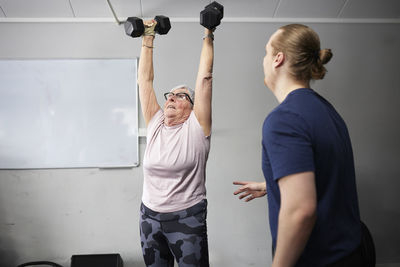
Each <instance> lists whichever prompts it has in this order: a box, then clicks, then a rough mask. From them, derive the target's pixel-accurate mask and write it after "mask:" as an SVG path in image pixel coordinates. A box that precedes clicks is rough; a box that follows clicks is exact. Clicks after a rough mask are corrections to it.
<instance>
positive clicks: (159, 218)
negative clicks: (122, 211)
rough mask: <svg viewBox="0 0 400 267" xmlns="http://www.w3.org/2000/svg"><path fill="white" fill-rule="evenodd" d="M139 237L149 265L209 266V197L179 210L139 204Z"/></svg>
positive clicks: (154, 266) (171, 266)
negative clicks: (158, 208) (159, 209)
mask: <svg viewBox="0 0 400 267" xmlns="http://www.w3.org/2000/svg"><path fill="white" fill-rule="evenodd" d="M140 213H141V216H140V238H141V245H142V252H143V258H144V262H145V264H146V266H147V267H173V266H174V259H176V261H177V263H178V265H179V267H189V266H191V267H193V266H199V267H208V266H209V261H208V242H207V224H206V217H207V200H205V199H204V200H202V201H200V202H199V203H198V204H196V205H194V206H192V207H190V208H187V209H184V210H181V211H176V212H169V213H160V212H155V211H152V210H151V209H149V208H147V207H146V206H145V205H143V203H142V205H141V207H140Z"/></svg>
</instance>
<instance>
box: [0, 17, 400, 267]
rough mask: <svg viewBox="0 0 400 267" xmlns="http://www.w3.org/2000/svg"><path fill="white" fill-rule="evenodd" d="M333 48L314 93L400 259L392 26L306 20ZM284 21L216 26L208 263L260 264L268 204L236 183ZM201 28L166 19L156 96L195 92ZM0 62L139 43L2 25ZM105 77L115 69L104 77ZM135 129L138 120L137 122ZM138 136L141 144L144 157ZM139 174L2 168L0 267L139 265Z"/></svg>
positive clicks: (257, 127) (378, 237) (250, 148)
mask: <svg viewBox="0 0 400 267" xmlns="http://www.w3.org/2000/svg"><path fill="white" fill-rule="evenodd" d="M309 25H310V26H312V27H313V28H314V29H315V30H316V31H317V32H318V33H319V34H320V37H321V40H322V47H327V48H331V49H333V54H334V56H333V59H332V61H331V62H330V63H329V64H328V65H327V67H328V71H329V73H328V74H327V76H326V78H325V79H324V80H323V81H318V82H316V83H315V84H313V87H314V88H315V89H316V90H317V91H318V92H320V93H321V94H322V95H324V96H325V97H326V98H328V99H329V100H330V101H331V102H332V103H333V104H334V105H335V106H336V107H337V109H338V111H339V112H340V113H341V114H342V116H343V118H344V119H345V121H346V122H347V124H348V127H349V130H350V134H351V138H352V141H353V148H354V154H355V161H356V171H357V179H358V180H357V183H358V192H359V199H360V207H361V213H362V218H363V220H364V221H365V222H366V223H367V224H368V226H369V227H370V230H371V232H372V234H373V236H374V238H375V243H376V249H377V260H378V262H379V263H390V262H400V246H399V245H398V244H399V243H400V212H399V210H400V204H398V203H400V201H399V200H400V196H399V194H398V192H397V191H398V188H399V186H400V181H399V179H398V178H399V177H400V175H399V174H400V171H399V167H398V166H399V163H400V156H399V148H400V144H399V136H400V126H399V125H400V112H399V111H398V110H397V107H398V103H399V99H400V93H399V89H400V88H399V84H400V73H399V67H398V62H399V61H400V57H399V52H398V49H399V47H400V35H399V32H400V24H309ZM278 26H280V24H279V25H278V24H273V23H224V24H223V25H221V26H220V27H219V29H218V30H217V32H216V34H215V35H216V37H215V68H214V93H213V94H214V95H213V135H212V147H211V152H210V157H209V161H208V166H207V189H208V200H209V213H208V234H209V247H210V259H211V264H212V266H231V267H236V266H237V267H239V266H268V265H269V263H270V262H271V256H270V249H271V248H270V242H271V238H270V234H269V228H268V218H267V203H266V199H259V200H255V201H252V202H250V203H243V202H240V201H239V200H237V199H236V197H235V196H233V195H232V192H233V191H234V189H235V188H234V186H233V185H232V181H234V180H237V179H246V180H258V181H262V180H263V176H262V172H261V163H260V162H261V145H260V144H261V141H260V140H261V126H262V122H263V120H264V118H265V116H266V115H267V114H268V112H269V111H270V110H271V109H272V108H273V107H275V106H276V105H277V101H276V100H275V98H274V97H273V95H272V93H271V92H270V91H269V90H268V89H267V88H265V87H264V85H263V72H262V59H263V56H264V53H265V50H264V46H265V43H266V42H267V40H268V37H269V35H270V34H272V33H273V32H274V31H275V29H276V28H277V27H278ZM202 35H203V29H202V28H201V27H200V26H199V25H198V24H197V23H173V28H172V30H171V31H170V33H169V34H168V35H167V36H157V38H156V42H155V47H156V48H155V49H154V53H155V55H154V57H155V59H154V62H155V64H154V65H155V88H156V90H157V94H158V96H159V100H160V101H162V99H161V95H162V94H161V93H162V92H164V91H166V90H168V89H169V88H171V87H172V86H174V85H176V84H179V83H188V84H190V85H192V86H193V85H194V82H195V77H196V71H197V65H198V60H199V54H200V48H201V37H202ZM0 36H1V42H0V58H126V57H129V58H131V57H137V56H139V52H140V39H136V40H134V39H130V38H128V37H126V36H125V35H124V33H123V29H122V27H118V26H117V25H116V24H111V23H75V24H74V23H54V24H52V23H36V24H35V23H14V24H12V23H1V24H0ZM110 75H112V73H110ZM141 127H143V121H142V119H141ZM144 148H145V140H144V139H141V140H140V157H141V159H142V157H143V151H144ZM141 191H142V168H141V167H138V168H133V169H113V170H98V169H50V170H18V171H16V170H1V171H0V266H15V265H16V264H18V263H21V262H25V261H30V260H53V261H56V262H59V263H61V264H64V265H65V266H69V260H70V257H71V255H73V254H83V253H110V252H119V253H121V255H122V257H123V259H124V261H125V266H127V267H133V266H143V263H142V256H141V250H140V242H139V234H138V223H137V222H138V208H139V205H140V199H141Z"/></svg>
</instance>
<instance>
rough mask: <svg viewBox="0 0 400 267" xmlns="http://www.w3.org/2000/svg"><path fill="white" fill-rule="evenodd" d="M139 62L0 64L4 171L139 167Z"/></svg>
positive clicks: (0, 143)
mask: <svg viewBox="0 0 400 267" xmlns="http://www.w3.org/2000/svg"><path fill="white" fill-rule="evenodd" d="M136 70H137V59H47V60H36V59H35V60H0V169H36V168H75V167H77V168H81V167H100V168H107V167H133V166H138V164H139V162H138V161H139V160H138V157H139V152H138V143H139V138H138V99H137V83H136V74H137V71H136Z"/></svg>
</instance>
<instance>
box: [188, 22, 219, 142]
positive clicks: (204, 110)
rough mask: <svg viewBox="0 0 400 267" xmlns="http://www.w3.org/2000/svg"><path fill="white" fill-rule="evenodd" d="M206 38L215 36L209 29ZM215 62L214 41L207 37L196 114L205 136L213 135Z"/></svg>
mask: <svg viewBox="0 0 400 267" xmlns="http://www.w3.org/2000/svg"><path fill="white" fill-rule="evenodd" d="M204 34H205V36H209V35H211V36H212V35H213V33H212V31H211V30H209V29H205V30H204ZM213 60H214V44H213V39H212V38H210V37H206V38H204V40H203V47H202V49H201V55H200V64H199V71H198V73H197V80H196V89H195V101H194V107H193V109H194V114H195V115H196V118H197V120H198V121H199V123H200V125H201V127H202V128H203V131H204V134H205V135H206V136H209V135H210V133H211V96H212V71H213Z"/></svg>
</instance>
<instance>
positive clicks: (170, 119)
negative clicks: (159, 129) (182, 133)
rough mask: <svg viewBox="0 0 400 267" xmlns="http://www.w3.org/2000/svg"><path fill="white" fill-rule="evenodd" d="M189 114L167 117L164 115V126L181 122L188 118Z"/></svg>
mask: <svg viewBox="0 0 400 267" xmlns="http://www.w3.org/2000/svg"><path fill="white" fill-rule="evenodd" d="M189 115H190V113H189V114H188V115H186V116H183V117H175V116H173V117H172V116H171V117H167V116H166V117H165V119H164V124H165V125H166V126H174V125H178V124H182V123H184V122H185V121H186V120H187V119H188V118H189Z"/></svg>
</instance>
